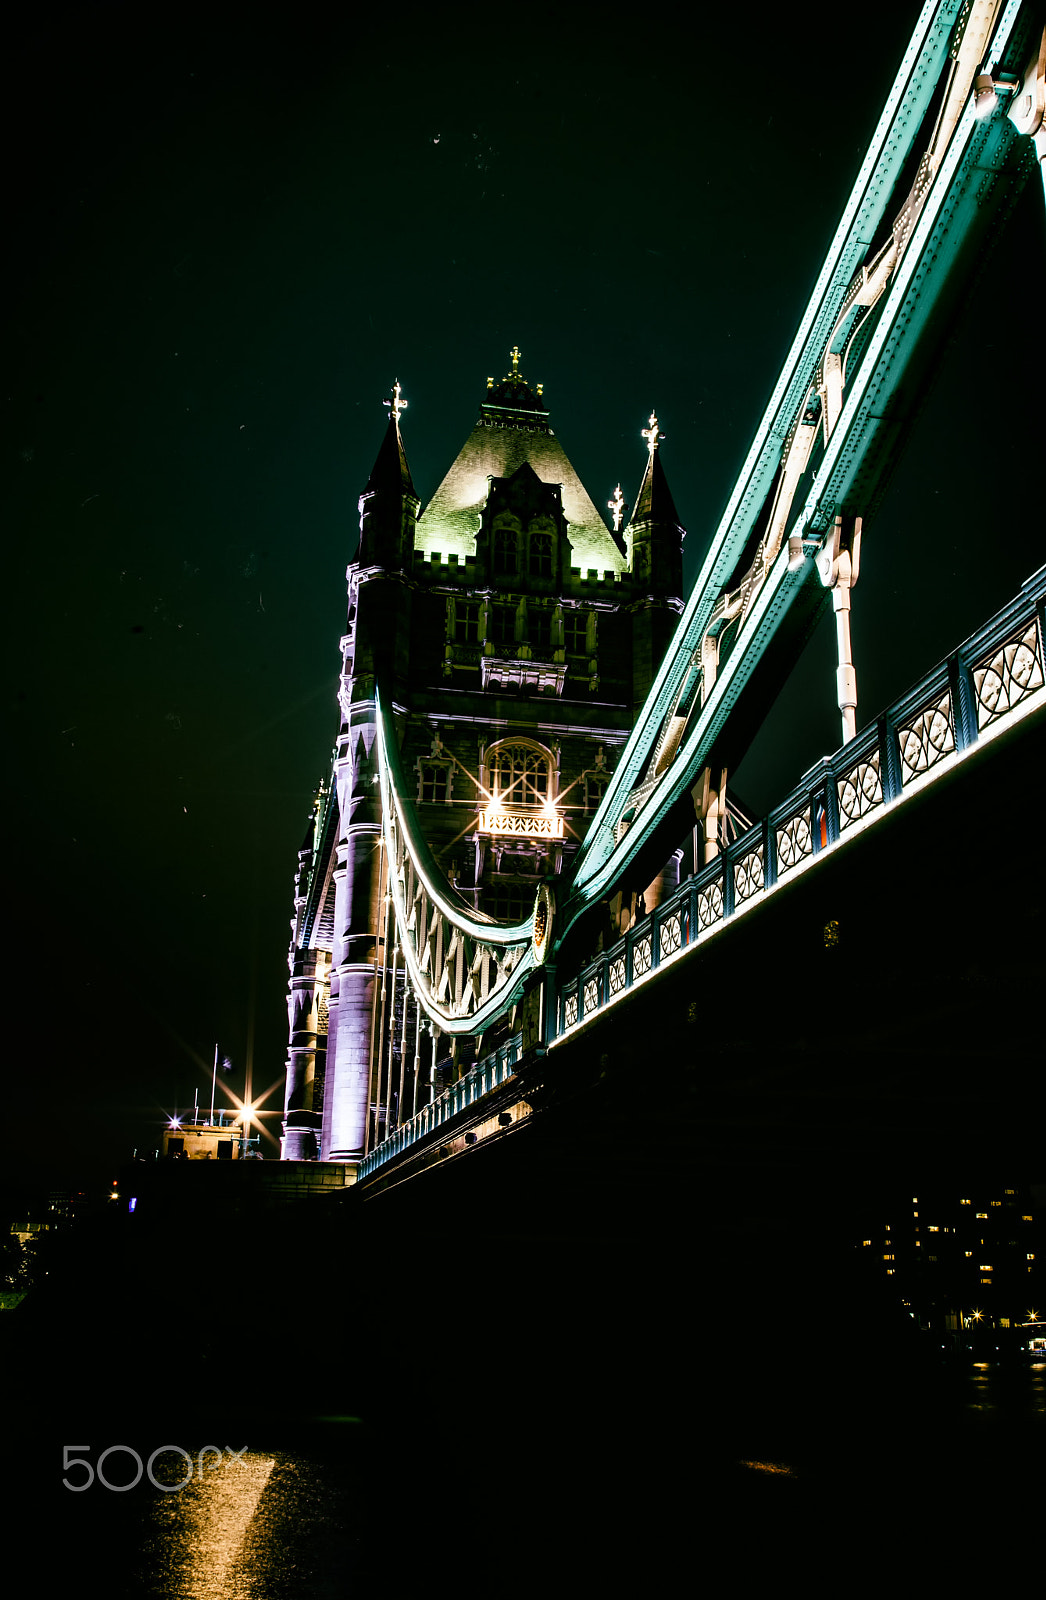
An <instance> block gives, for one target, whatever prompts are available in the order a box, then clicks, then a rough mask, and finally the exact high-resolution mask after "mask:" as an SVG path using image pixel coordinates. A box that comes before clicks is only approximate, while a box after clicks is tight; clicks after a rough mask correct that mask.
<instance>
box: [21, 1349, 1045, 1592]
mask: <svg viewBox="0 0 1046 1600" xmlns="http://www.w3.org/2000/svg"><path fill="white" fill-rule="evenodd" d="M721 1376H722V1374H720V1373H719V1372H717V1371H716V1370H715V1369H714V1368H706V1369H704V1370H700V1371H696V1372H694V1373H691V1374H690V1375H689V1381H690V1383H691V1385H692V1392H693V1393H694V1394H695V1395H696V1400H697V1404H696V1409H694V1408H690V1409H689V1410H688V1411H687V1412H686V1415H685V1419H684V1413H683V1411H682V1410H681V1411H680V1414H679V1416H678V1418H676V1417H673V1416H672V1415H667V1414H665V1412H664V1410H663V1408H662V1407H660V1406H659V1408H658V1414H657V1415H651V1416H637V1415H636V1414H635V1412H634V1409H633V1410H630V1411H629V1412H628V1414H617V1413H616V1412H615V1409H614V1406H613V1403H612V1397H610V1396H608V1397H607V1405H606V1407H605V1409H604V1411H603V1414H602V1415H601V1416H600V1417H599V1418H596V1417H594V1416H593V1415H591V1414H586V1415H584V1416H582V1415H580V1414H579V1415H577V1416H573V1417H572V1416H570V1415H569V1414H564V1408H563V1404H562V1397H561V1396H558V1397H557V1404H556V1411H555V1415H552V1414H550V1413H549V1412H548V1411H547V1410H546V1409H545V1406H544V1401H543V1398H542V1395H541V1394H540V1393H535V1392H533V1391H531V1390H529V1389H528V1385H527V1382H526V1379H525V1376H524V1377H519V1376H517V1377H516V1378H515V1379H514V1380H513V1383H512V1384H510V1385H509V1386H508V1387H506V1388H503V1389H502V1391H501V1394H500V1399H499V1400H498V1401H497V1406H496V1409H498V1410H500V1415H499V1416H493V1417H492V1416H491V1415H490V1407H491V1395H490V1391H489V1389H488V1390H487V1391H486V1398H484V1396H483V1393H482V1392H481V1390H477V1391H476V1393H475V1394H474V1395H473V1396H472V1397H471V1398H470V1399H469V1400H467V1401H465V1402H464V1403H463V1402H462V1400H461V1398H460V1397H459V1398H458V1400H457V1401H455V1400H454V1399H453V1397H452V1396H451V1395H450V1394H449V1393H448V1394H447V1395H446V1396H445V1399H444V1400H443V1401H441V1400H440V1397H439V1394H438V1392H437V1393H435V1394H430V1401H431V1402H432V1403H430V1404H429V1405H427V1406H426V1408H425V1409H424V1411H423V1412H422V1413H419V1412H418V1410H417V1408H416V1407H406V1408H403V1407H399V1408H396V1409H395V1410H394V1411H393V1412H392V1413H390V1414H389V1416H388V1417H387V1418H386V1419H385V1420H384V1421H383V1422H382V1423H380V1424H370V1423H367V1422H364V1421H362V1420H361V1419H359V1418H357V1417H354V1416H351V1415H335V1416H327V1417H320V1416H312V1417H307V1418H297V1419H295V1420H294V1421H293V1423H289V1422H288V1421H287V1420H286V1419H283V1420H281V1421H277V1420H275V1419H269V1420H266V1419H265V1418H264V1416H262V1415H261V1414H260V1413H259V1414H258V1415H257V1416H256V1417H255V1419H254V1421H253V1422H252V1421H251V1420H250V1411H249V1409H246V1410H240V1411H239V1412H238V1413H235V1417H236V1420H235V1421H234V1420H232V1417H233V1415H234V1414H233V1413H231V1412H229V1411H228V1409H227V1408H225V1409H223V1408H222V1407H220V1406H215V1407H214V1408H213V1409H212V1410H211V1412H210V1415H209V1417H208V1420H207V1426H208V1432H207V1433H206V1434H204V1433H198V1434H195V1435H192V1436H190V1435H189V1434H188V1433H187V1432H186V1431H185V1424H184V1423H183V1425H182V1426H181V1427H179V1422H178V1414H179V1408H178V1407H173V1408H172V1410H171V1412H170V1414H169V1417H168V1418H167V1419H166V1425H167V1435H166V1436H165V1437H160V1436H159V1435H157V1434H155V1433H150V1434H149V1435H146V1434H144V1433H141V1432H137V1433H136V1432H135V1431H134V1429H133V1428H130V1427H128V1428H126V1429H125V1432H124V1433H123V1435H122V1436H121V1437H120V1438H119V1439H117V1438H112V1439H110V1438H109V1437H108V1436H107V1435H106V1436H103V1435H102V1434H101V1433H99V1432H98V1431H97V1428H95V1429H94V1431H93V1433H92V1436H91V1437H90V1438H89V1439H88V1437H87V1434H85V1435H84V1437H83V1438H80V1439H77V1440H74V1441H68V1440H65V1441H63V1444H70V1443H71V1444H73V1445H75V1446H78V1447H79V1448H77V1449H75V1450H73V1451H71V1452H70V1455H69V1457H68V1459H69V1461H70V1465H69V1467H68V1470H63V1455H62V1450H61V1448H59V1445H58V1442H57V1439H55V1440H46V1441H44V1440H40V1439H38V1440H36V1441H35V1445H36V1448H33V1449H28V1450H27V1452H26V1454H25V1455H24V1456H23V1457H22V1458H21V1461H22V1467H21V1472H20V1473H19V1470H18V1465H19V1463H18V1461H17V1460H16V1461H15V1462H14V1463H13V1465H14V1466H15V1468H16V1471H15V1475H14V1483H15V1493H14V1496H13V1498H12V1496H10V1495H9V1497H8V1500H7V1509H8V1511H9V1512H10V1511H11V1510H13V1511H14V1514H15V1518H16V1521H17V1520H18V1518H19V1515H20V1511H19V1507H21V1508H22V1510H23V1511H25V1512H26V1514H27V1515H29V1516H31V1517H32V1518H35V1519H38V1518H39V1517H40V1514H41V1511H43V1510H44V1509H45V1508H46V1517H45V1524H46V1526H44V1525H41V1527H40V1533H39V1534H38V1536H37V1539H36V1543H35V1547H34V1549H33V1551H32V1555H31V1568H32V1571H33V1583H32V1592H36V1593H42V1594H48V1595H49V1594H59V1593H66V1592H71V1589H70V1585H71V1584H74V1583H76V1582H77V1579H78V1578H79V1579H80V1580H83V1579H85V1578H86V1577H87V1576H88V1575H90V1580H91V1586H92V1587H93V1586H95V1584H96V1583H97V1582H98V1581H99V1580H101V1581H102V1582H103V1583H104V1592H105V1594H106V1596H107V1597H118V1596H129V1597H137V1596H153V1595H157V1596H168V1597H172V1600H173V1597H178V1600H182V1597H184V1600H241V1597H242V1600H290V1597H298V1596H302V1597H304V1596H310V1597H317V1600H326V1597H328V1596H330V1597H335V1596H337V1597H342V1596H346V1595H353V1594H358V1593H364V1592H367V1593H372V1592H374V1590H375V1588H376V1587H379V1588H381V1589H389V1590H391V1592H393V1593H397V1594H400V1593H407V1592H413V1591H414V1589H415V1588H417V1587H419V1586H420V1587H428V1586H429V1585H430V1584H431V1585H434V1586H435V1587H436V1588H437V1589H442V1588H445V1587H448V1586H449V1588H450V1589H451V1591H452V1592H455V1593H470V1594H471V1593H484V1594H499V1593H504V1592H516V1591H517V1586H518V1588H519V1589H521V1590H525V1591H526V1592H529V1593H533V1591H534V1588H535V1586H540V1585H542V1584H543V1582H544V1581H546V1579H547V1577H548V1575H549V1574H550V1573H553V1572H555V1573H558V1574H559V1575H560V1578H561V1580H562V1581H563V1582H564V1583H568V1582H569V1585H570V1586H573V1583H574V1581H575V1579H576V1580H577V1582H579V1583H582V1585H583V1586H585V1587H591V1586H592V1585H600V1584H604V1583H607V1582H609V1583H613V1582H614V1581H615V1580H623V1579H624V1575H625V1574H626V1573H627V1572H629V1571H633V1572H634V1573H636V1574H637V1575H639V1577H638V1578H637V1581H640V1582H641V1583H642V1584H643V1585H644V1586H645V1587H646V1589H647V1591H648V1592H653V1593H660V1592H662V1591H664V1592H670V1590H671V1589H672V1588H674V1584H673V1581H672V1576H671V1575H672V1573H673V1572H677V1571H678V1570H679V1568H680V1564H681V1563H682V1564H684V1565H686V1564H688V1563H693V1562H694V1561H695V1560H696V1561H698V1563H699V1565H702V1566H704V1565H706V1564H707V1563H708V1562H711V1563H712V1564H713V1566H717V1565H719V1564H720V1563H721V1562H722V1561H723V1560H729V1561H731V1562H738V1563H740V1564H741V1566H742V1567H743V1569H744V1573H745V1574H746V1575H747V1577H746V1584H747V1583H748V1582H751V1583H754V1582H755V1576H756V1574H757V1572H766V1571H771V1572H772V1571H773V1570H774V1569H775V1568H776V1567H777V1565H778V1564H779V1563H780V1561H781V1560H782V1559H783V1558H784V1556H786V1555H789V1552H791V1555H789V1559H791V1558H792V1557H793V1556H795V1554H796V1553H797V1552H800V1551H803V1552H805V1553H804V1555H803V1560H804V1562H809V1560H811V1559H812V1557H813V1554H814V1552H817V1553H819V1554H820V1556H821V1557H824V1556H825V1552H826V1551H827V1549H828V1548H829V1545H830V1544H831V1545H833V1546H838V1547H841V1546H845V1547H847V1548H849V1549H850V1550H851V1553H852V1551H853V1549H854V1548H862V1549H863V1550H864V1555H863V1556H862V1558H861V1559H862V1561H867V1560H869V1559H871V1557H872V1555H873V1553H874V1551H875V1550H876V1549H879V1550H880V1553H881V1544H880V1543H879V1541H878V1538H877V1536H873V1535H875V1530H876V1529H879V1530H880V1531H881V1530H882V1529H883V1528H884V1527H887V1526H893V1525H895V1524H897V1523H900V1522H904V1521H906V1520H909V1519H911V1518H915V1520H916V1521H917V1522H918V1523H919V1525H920V1526H922V1527H924V1528H925V1527H926V1526H927V1518H929V1519H930V1523H932V1525H933V1527H934V1543H933V1548H932V1558H933V1567H934V1570H935V1571H936V1572H938V1573H941V1572H943V1571H945V1570H947V1569H948V1565H949V1563H950V1562H951V1561H952V1560H954V1562H955V1570H956V1571H957V1572H959V1571H962V1570H963V1569H964V1568H965V1565H966V1564H967V1563H968V1561H969V1560H970V1558H971V1552H970V1548H969V1546H968V1543H967V1540H966V1537H965V1533H964V1522H965V1520H966V1519H967V1518H968V1517H969V1516H971V1515H972V1516H973V1517H974V1518H975V1521H976V1526H977V1529H978V1535H977V1539H979V1540H980V1541H981V1542H983V1541H984V1540H985V1539H986V1538H987V1539H989V1541H990V1540H991V1539H993V1538H994V1537H995V1532H994V1530H995V1529H996V1528H998V1529H999V1530H1002V1529H1005V1532H1006V1538H1007V1541H1008V1548H1010V1549H1011V1551H1013V1550H1015V1549H1016V1547H1017V1543H1018V1542H1019V1540H1020V1537H1021V1534H1022V1530H1023V1532H1025V1533H1027V1532H1028V1531H1029V1530H1030V1529H1031V1528H1032V1527H1034V1526H1035V1525H1037V1520H1038V1518H1037V1513H1036V1512H1035V1507H1036V1505H1041V1500H1040V1498H1039V1497H1040V1496H1041V1492H1042V1487H1043V1482H1042V1472H1043V1450H1044V1446H1046V1367H1044V1365H1043V1364H1042V1363H1038V1364H1036V1365H1031V1364H1026V1363H1020V1362H1018V1363H1008V1364H1006V1365H1000V1364H998V1363H992V1362H989V1361H977V1362H973V1361H965V1362H964V1363H963V1364H962V1365H957V1366H954V1367H952V1368H949V1369H947V1370H942V1371H941V1372H940V1373H939V1374H938V1382H939V1393H938V1396H937V1399H936V1401H935V1409H934V1418H935V1424H934V1426H933V1427H932V1428H931V1429H929V1431H927V1428H926V1418H925V1416H924V1417H923V1419H922V1421H921V1422H920V1425H919V1427H918V1428H914V1427H913V1429H912V1430H909V1431H906V1430H905V1429H904V1428H903V1426H899V1425H898V1417H899V1416H900V1415H901V1414H902V1413H903V1412H904V1410H905V1406H906V1401H905V1403H904V1404H902V1405H900V1406H899V1407H897V1408H895V1409H894V1410H893V1411H891V1413H890V1420H889V1422H888V1424H886V1425H885V1426H884V1428H883V1430H882V1431H881V1432H875V1431H874V1430H872V1429H870V1427H869V1424H868V1419H867V1415H866V1414H865V1413H864V1412H863V1411H860V1404H859V1399H860V1395H861V1394H862V1393H863V1392H864V1390H865V1387H866V1378H867V1374H866V1373H864V1372H862V1371H860V1370H858V1369H855V1372H854V1391H853V1393H852V1394H850V1395H848V1394H847V1393H846V1392H845V1391H843V1392H840V1393H838V1394H837V1395H836V1397H835V1403H834V1405H833V1406H832V1408H831V1416H828V1415H826V1414H825V1413H824V1411H823V1410H821V1411H819V1412H818V1415H817V1416H816V1417H814V1416H813V1414H811V1415H810V1417H809V1418H808V1421H809V1423H810V1426H809V1427H808V1428H806V1429H800V1430H799V1431H798V1432H795V1431H794V1425H793V1433H792V1437H791V1438H789V1434H788V1425H787V1424H786V1423H784V1422H783V1420H782V1417H781V1416H778V1417H777V1418H776V1419H774V1418H768V1420H767V1426H766V1428H765V1429H764V1430H763V1431H762V1432H761V1431H760V1429H759V1427H758V1426H756V1427H752V1426H751V1424H750V1423H749V1424H747V1425H746V1427H745V1428H743V1429H741V1431H740V1432H739V1433H738V1435H737V1439H736V1440H735V1441H730V1440H728V1439H727V1437H726V1435H724V1433H723V1430H722V1428H721V1427H718V1426H717V1427H716V1428H715V1429H713V1430H711V1431H709V1432H708V1433H707V1434H705V1433H704V1432H703V1431H702V1428H701V1422H700V1418H701V1413H702V1409H703V1404H704V1405H705V1406H707V1409H708V1412H709V1415H711V1414H712V1413H717V1414H718V1410H717V1403H716V1396H717V1395H718V1393H719V1380H720V1378H721ZM811 1376H812V1375H811V1374H809V1373H807V1374H803V1373H801V1372H796V1373H795V1374H794V1377H795V1380H796V1385H797V1392H798V1390H799V1387H800V1386H801V1385H802V1383H803V1382H805V1381H807V1380H809V1379H810V1377H811ZM730 1377H731V1381H732V1382H736V1373H733V1372H731V1374H730ZM753 1386H754V1387H755V1388H757V1387H758V1375H757V1374H753ZM437 1390H438V1386H437ZM658 1392H660V1391H658ZM702 1396H704V1397H705V1399H704V1402H703V1401H702ZM900 1398H901V1399H902V1401H904V1397H900ZM794 1399H795V1396H794V1395H793V1400H794ZM634 1403H635V1396H634V1395H632V1396H630V1401H629V1404H630V1406H632V1407H633V1408H634ZM204 1409H206V1408H201V1407H200V1405H199V1403H197V1405H196V1407H195V1416H194V1425H195V1426H200V1425H201V1415H202V1410H204ZM888 1409H889V1408H888ZM757 1410H758V1408H753V1410H752V1411H751V1413H750V1416H755V1414H756V1412H757ZM802 1412H803V1407H802V1405H801V1404H799V1405H798V1407H797V1406H796V1405H794V1404H793V1405H792V1406H790V1407H789V1408H788V1415H789V1417H791V1418H793V1419H794V1418H795V1416H797V1415H802ZM859 1412H860V1415H861V1417H862V1422H861V1426H860V1428H856V1427H850V1426H849V1425H848V1422H847V1418H848V1415H849V1416H851V1417H853V1418H856V1417H857V1415H858V1413H859ZM481 1413H484V1414H485V1416H486V1421H485V1422H484V1420H483V1415H481ZM188 1415H189V1412H188V1410H187V1409H184V1408H183V1409H182V1416H183V1417H185V1418H187V1417H188ZM412 1418H413V1420H412ZM245 1419H247V1420H245ZM695 1419H696V1420H695ZM230 1427H231V1428H232V1429H234V1430H235V1429H237V1428H239V1429H240V1430H241V1431H240V1432H238V1433H233V1434H230V1436H229V1437H228V1438H226V1436H225V1435H226V1433H227V1432H228V1431H229V1428H230ZM89 1432H90V1430H89ZM171 1440H177V1441H178V1443H177V1446H176V1447H172V1448H171V1449H169V1450H168V1451H167V1452H166V1453H163V1454H159V1455H154V1452H157V1451H158V1450H159V1449H160V1447H161V1446H163V1445H164V1444H165V1443H168V1442H169V1441H171ZM790 1443H793V1444H794V1445H795V1448H794V1449H790V1448H789V1445H790ZM114 1446H116V1447H119V1448H112V1447H114ZM201 1451H202V1452H203V1454H202V1455H201ZM104 1452H108V1453H107V1454H104ZM9 1457H10V1451H9ZM150 1458H152V1459H151V1473H152V1477H153V1478H154V1479H155V1480H156V1481H155V1483H151V1482H150V1481H149V1479H148V1475H147V1473H146V1471H145V1470H144V1468H145V1465H146V1464H147V1463H149V1462H150ZM84 1463H86V1465H84ZM11 1464H12V1463H11V1462H10V1459H9V1465H11ZM41 1474H43V1475H44V1478H45V1480H46V1481H45V1482H43V1483H41V1481H40V1476H41ZM91 1474H93V1476H90V1475H91ZM139 1474H140V1476H139ZM89 1477H90V1481H88V1480H89ZM136 1477H138V1478H139V1481H137V1482H136V1483H134V1484H133V1486H131V1487H127V1488H125V1487H124V1486H125V1485H128V1484H131V1483H132V1480H134V1479H135V1478H136ZM63 1479H65V1480H67V1482H68V1484H70V1485H73V1486H75V1485H79V1484H81V1483H85V1482H86V1483H88V1486H87V1487H86V1488H84V1489H82V1490H81V1489H78V1488H76V1487H67V1486H66V1483H65V1482H63ZM179 1483H181V1485H182V1486H181V1487H174V1486H175V1485H177V1484H179ZM41 1491H43V1492H41ZM855 1541H856V1545H855ZM976 1542H977V1541H976V1540H975V1543H976ZM440 1574H443V1576H442V1577H440V1576H439V1575H440ZM571 1574H572V1575H573V1576H572V1577H571V1576H570V1575H571ZM694 1576H695V1579H696V1573H695V1574H694ZM746 1584H743V1585H742V1592H744V1591H745V1586H746Z"/></svg>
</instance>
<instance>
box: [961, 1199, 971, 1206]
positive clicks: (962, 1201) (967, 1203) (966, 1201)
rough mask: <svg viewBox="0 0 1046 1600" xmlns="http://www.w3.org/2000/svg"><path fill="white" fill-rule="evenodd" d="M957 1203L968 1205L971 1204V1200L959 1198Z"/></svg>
mask: <svg viewBox="0 0 1046 1600" xmlns="http://www.w3.org/2000/svg"><path fill="white" fill-rule="evenodd" d="M959 1204H960V1205H961V1206H968V1205H970V1204H971V1202H970V1201H969V1200H960V1201H959Z"/></svg>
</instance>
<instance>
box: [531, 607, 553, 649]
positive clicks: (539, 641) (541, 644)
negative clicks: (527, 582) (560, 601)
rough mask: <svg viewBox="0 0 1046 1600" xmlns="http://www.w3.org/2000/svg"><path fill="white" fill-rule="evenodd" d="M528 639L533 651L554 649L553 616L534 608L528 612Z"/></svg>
mask: <svg viewBox="0 0 1046 1600" xmlns="http://www.w3.org/2000/svg"><path fill="white" fill-rule="evenodd" d="M527 637H528V638H529V640H530V646H531V649H532V650H545V651H548V650H550V649H551V648H552V615H551V613H550V612H548V611H542V610H539V609H538V608H537V607H536V606H532V607H531V608H530V610H529V611H528V612H527Z"/></svg>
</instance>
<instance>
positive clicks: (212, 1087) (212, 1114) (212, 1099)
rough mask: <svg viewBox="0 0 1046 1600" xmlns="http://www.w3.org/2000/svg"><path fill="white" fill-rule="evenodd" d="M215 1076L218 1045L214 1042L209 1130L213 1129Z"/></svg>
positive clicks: (216, 1072)
mask: <svg viewBox="0 0 1046 1600" xmlns="http://www.w3.org/2000/svg"><path fill="white" fill-rule="evenodd" d="M217 1076H218V1045H217V1041H216V1042H215V1046H214V1071H213V1072H212V1073H211V1120H210V1123H209V1124H208V1126H209V1127H211V1128H213V1127H214V1083H215V1079H216V1078H217Z"/></svg>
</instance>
